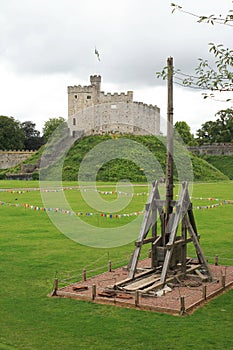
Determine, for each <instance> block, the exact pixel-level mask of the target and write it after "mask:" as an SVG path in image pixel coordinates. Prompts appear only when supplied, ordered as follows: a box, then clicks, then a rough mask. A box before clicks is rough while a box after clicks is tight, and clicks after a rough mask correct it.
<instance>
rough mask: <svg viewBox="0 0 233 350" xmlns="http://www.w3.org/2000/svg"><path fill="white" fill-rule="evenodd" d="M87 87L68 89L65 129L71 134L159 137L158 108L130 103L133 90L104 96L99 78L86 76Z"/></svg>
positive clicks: (70, 87)
mask: <svg viewBox="0 0 233 350" xmlns="http://www.w3.org/2000/svg"><path fill="white" fill-rule="evenodd" d="M90 83H91V84H90V85H88V86H81V85H78V86H68V127H69V129H70V132H71V135H73V136H75V134H76V132H82V133H83V134H85V135H94V134H105V133H127V134H129V133H130V134H135V135H149V134H150V135H159V133H160V109H159V108H158V107H157V106H153V105H147V104H145V103H142V102H135V101H133V91H128V92H127V93H120V94H119V93H114V94H111V93H107V94H106V93H104V92H103V91H101V76H100V75H92V76H90Z"/></svg>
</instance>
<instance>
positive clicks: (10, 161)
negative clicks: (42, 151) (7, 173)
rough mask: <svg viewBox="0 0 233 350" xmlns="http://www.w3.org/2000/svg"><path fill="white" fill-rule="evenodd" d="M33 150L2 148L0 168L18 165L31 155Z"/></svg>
mask: <svg viewBox="0 0 233 350" xmlns="http://www.w3.org/2000/svg"><path fill="white" fill-rule="evenodd" d="M34 153H35V152H33V151H1V150H0V169H7V168H11V167H14V166H16V165H17V164H19V163H21V162H23V161H24V160H25V159H27V158H29V157H31V156H32V155H33V154H34Z"/></svg>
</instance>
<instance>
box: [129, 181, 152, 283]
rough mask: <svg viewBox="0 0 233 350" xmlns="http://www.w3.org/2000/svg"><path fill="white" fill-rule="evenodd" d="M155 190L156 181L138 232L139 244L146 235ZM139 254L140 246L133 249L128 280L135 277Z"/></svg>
mask: <svg viewBox="0 0 233 350" xmlns="http://www.w3.org/2000/svg"><path fill="white" fill-rule="evenodd" d="M156 190H158V181H156V182H154V183H153V188H152V191H151V193H150V198H149V202H148V205H147V206H146V211H145V214H144V218H143V222H142V226H141V230H140V233H139V237H138V241H139V242H140V241H142V240H143V239H144V238H145V237H146V235H147V233H148V222H149V220H150V212H151V209H152V205H153V200H154V197H155V194H156V193H157V192H156ZM140 252H141V246H137V247H136V248H135V251H134V253H133V258H132V263H131V266H130V269H129V278H133V277H134V275H135V271H136V268H137V263H138V259H139V256H140Z"/></svg>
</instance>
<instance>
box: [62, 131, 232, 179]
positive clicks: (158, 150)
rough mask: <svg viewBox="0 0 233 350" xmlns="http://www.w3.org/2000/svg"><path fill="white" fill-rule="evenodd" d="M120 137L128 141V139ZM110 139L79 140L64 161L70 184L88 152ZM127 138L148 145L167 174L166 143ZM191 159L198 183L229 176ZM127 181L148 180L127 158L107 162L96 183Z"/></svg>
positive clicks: (131, 136)
mask: <svg viewBox="0 0 233 350" xmlns="http://www.w3.org/2000/svg"><path fill="white" fill-rule="evenodd" d="M121 137H124V138H125V137H126V136H121ZM111 138H112V136H111V135H105V136H89V137H84V138H83V139H82V140H79V141H77V142H76V143H75V144H74V146H73V147H72V148H71V149H70V150H69V152H68V154H67V157H66V159H65V162H64V167H63V178H64V179H65V180H68V181H69V180H71V181H72V180H75V179H76V178H77V174H78V169H79V165H80V162H81V161H82V159H83V157H84V156H85V154H86V153H88V152H89V151H90V150H91V149H93V147H95V146H96V145H97V144H99V143H101V142H104V141H106V140H109V139H111ZM127 138H128V139H129V140H132V141H136V142H138V143H141V144H142V145H143V146H145V148H146V149H148V150H149V151H150V152H151V153H152V154H153V155H154V156H155V158H156V159H157V161H158V162H159V164H160V165H161V168H162V170H163V172H164V173H165V168H166V149H165V146H164V144H163V142H161V141H160V140H159V139H158V138H157V137H155V136H133V135H127ZM126 151H128V153H129V154H130V151H131V150H130V147H129V149H128V150H126ZM139 156H140V155H139ZM190 158H191V161H192V165H193V173H194V179H195V180H196V181H219V180H227V179H228V177H227V176H226V175H224V174H223V173H221V172H220V171H219V170H218V169H216V168H214V166H212V165H210V164H209V163H207V162H206V161H205V160H202V159H200V158H198V157H196V156H194V155H191V154H190ZM145 161H146V156H145ZM181 161H182V159H181ZM147 168H150V164H148V165H147ZM185 170H186V169H185V166H184V169H183V171H184V172H185ZM174 177H175V179H177V172H176V169H175V170H174ZM124 178H127V179H129V180H131V181H133V182H145V181H146V177H145V175H144V173H143V169H141V168H140V167H139V166H137V165H135V164H134V163H133V162H130V161H128V160H125V159H114V160H112V161H109V162H107V163H105V164H104V165H103V166H102V167H101V169H100V171H99V173H98V177H97V180H99V181H113V182H115V181H118V180H120V179H124Z"/></svg>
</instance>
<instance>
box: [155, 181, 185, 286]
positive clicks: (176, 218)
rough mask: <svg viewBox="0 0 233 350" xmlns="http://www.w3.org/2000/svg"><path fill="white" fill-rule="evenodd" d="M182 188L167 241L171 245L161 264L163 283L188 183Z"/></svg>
mask: <svg viewBox="0 0 233 350" xmlns="http://www.w3.org/2000/svg"><path fill="white" fill-rule="evenodd" d="M182 186H183V188H182V192H181V196H180V200H179V201H178V204H177V206H176V213H175V217H174V221H173V225H172V229H171V233H170V236H169V242H168V245H169V246H170V247H171V248H170V250H167V252H166V255H165V259H164V264H163V269H162V272H161V279H160V280H161V282H162V283H164V282H165V280H166V275H167V271H168V268H169V264H170V260H171V257H172V254H173V250H174V245H173V244H174V241H175V237H176V233H177V230H178V226H179V222H180V218H181V214H182V210H183V206H184V199H185V196H186V192H187V188H188V183H187V182H184V183H183V184H182ZM167 225H169V222H168V223H167Z"/></svg>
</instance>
